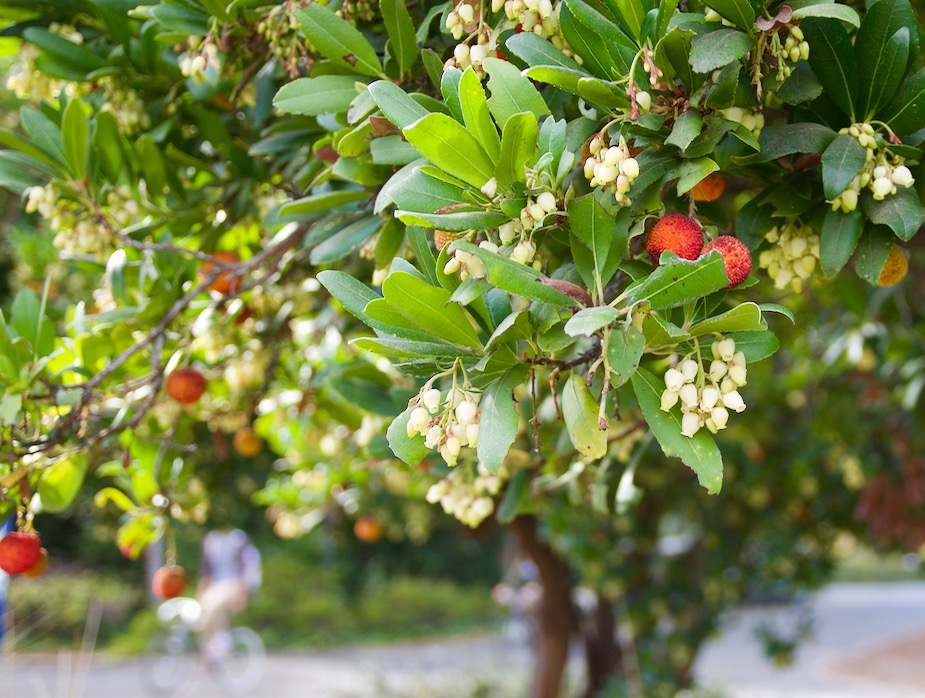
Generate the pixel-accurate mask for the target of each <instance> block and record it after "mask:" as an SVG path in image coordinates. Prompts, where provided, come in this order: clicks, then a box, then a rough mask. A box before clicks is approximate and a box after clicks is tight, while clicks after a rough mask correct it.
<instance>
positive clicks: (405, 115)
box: [367, 80, 430, 129]
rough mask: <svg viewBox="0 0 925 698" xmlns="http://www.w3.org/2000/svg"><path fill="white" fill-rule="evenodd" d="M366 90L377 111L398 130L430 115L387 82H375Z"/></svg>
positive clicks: (396, 86)
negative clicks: (371, 97)
mask: <svg viewBox="0 0 925 698" xmlns="http://www.w3.org/2000/svg"><path fill="white" fill-rule="evenodd" d="M367 89H368V90H369V93H370V94H371V95H372V96H373V100H374V101H375V102H376V106H377V107H379V111H381V112H382V114H383V115H384V116H385V118H386V119H388V120H389V121H391V122H392V123H393V124H395V125H396V126H398V128H401V129H404V128H407V127H408V126H410V125H411V124H413V123H414V122H415V121H417V120H418V119H420V118H421V117H424V116H427V115H428V114H430V112H429V111H427V109H425V108H424V107H422V106H421V105H420V104H418V103H417V102H415V101H414V100H413V99H412V98H411V97H410V96H409V95H408V93H407V92H405V91H404V90H403V89H401V88H400V87H399V86H398V85H396V84H395V83H394V82H391V81H389V80H377V81H376V82H374V83H372V84H371V85H369V87H368V88H367Z"/></svg>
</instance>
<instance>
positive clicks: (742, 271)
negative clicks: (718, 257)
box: [701, 235, 752, 288]
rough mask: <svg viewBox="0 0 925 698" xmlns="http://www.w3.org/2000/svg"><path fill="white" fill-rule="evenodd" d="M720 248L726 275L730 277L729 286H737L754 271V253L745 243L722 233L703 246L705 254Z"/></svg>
mask: <svg viewBox="0 0 925 698" xmlns="http://www.w3.org/2000/svg"><path fill="white" fill-rule="evenodd" d="M713 250H719V251H720V254H722V255H723V261H724V262H725V264H726V277H727V278H728V279H729V288H735V287H736V286H738V285H739V284H740V283H742V282H743V281H745V279H747V278H748V275H749V274H751V273H752V254H751V252H749V251H748V248H747V247H746V246H745V244H744V243H743V242H742V241H741V240H739V239H737V238H734V237H732V236H731V235H720V236H719V237H718V238H716V239H715V240H713V241H711V242H709V243H707V246H706V247H704V248H703V254H701V257H702V256H703V255H706V254H708V253H709V252H712V251H713Z"/></svg>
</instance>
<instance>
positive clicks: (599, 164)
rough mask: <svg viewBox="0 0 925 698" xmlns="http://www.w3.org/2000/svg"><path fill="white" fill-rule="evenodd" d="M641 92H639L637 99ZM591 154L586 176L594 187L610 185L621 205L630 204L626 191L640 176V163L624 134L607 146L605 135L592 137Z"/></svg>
mask: <svg viewBox="0 0 925 698" xmlns="http://www.w3.org/2000/svg"><path fill="white" fill-rule="evenodd" d="M640 94H644V93H639V94H637V99H638V98H639V95H640ZM588 151H589V152H590V155H589V156H588V158H586V159H585V162H584V171H585V177H587V178H588V180H590V182H591V186H592V187H610V188H611V189H612V190H613V194H614V196H615V197H616V200H617V203H618V204H620V205H621V206H629V204H630V200H629V197H628V196H627V195H626V193H627V192H628V191H629V190H630V187H631V186H632V185H633V182H634V181H635V180H636V177H638V176H639V163H637V162H636V158H634V157H631V156H630V151H629V146H627V144H626V140H625V139H624V138H623V136H620V142H619V143H617V144H616V145H611V146H610V147H607V144H606V143H605V142H604V136H603V135H600V134H599V135H597V136H595V137H594V138H592V139H591V143H590V144H589V145H588Z"/></svg>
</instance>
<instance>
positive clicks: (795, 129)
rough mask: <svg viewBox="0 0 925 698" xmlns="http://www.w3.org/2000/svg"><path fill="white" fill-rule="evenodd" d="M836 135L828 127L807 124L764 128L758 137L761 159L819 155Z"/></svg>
mask: <svg viewBox="0 0 925 698" xmlns="http://www.w3.org/2000/svg"><path fill="white" fill-rule="evenodd" d="M836 135H838V134H836V133H835V131H833V130H832V129H830V128H829V127H828V126H823V125H822V124H814V123H809V122H805V123H803V122H801V123H796V124H781V125H778V126H765V127H764V128H763V129H761V135H760V136H758V143H759V144H760V145H761V159H762V160H777V158H780V157H784V156H785V155H792V154H794V153H821V152H823V151H824V150H825V149H826V148H828V147H829V144H830V143H831V142H832V141H833V140H835V137H836Z"/></svg>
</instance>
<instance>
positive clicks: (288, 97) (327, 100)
mask: <svg viewBox="0 0 925 698" xmlns="http://www.w3.org/2000/svg"><path fill="white" fill-rule="evenodd" d="M390 84H391V83H390ZM356 96H357V79H356V78H355V77H354V76H352V75H319V76H318V77H316V78H299V79H298V80H293V81H292V82H290V83H287V84H285V85H283V86H282V88H280V90H279V92H277V93H276V96H275V97H274V98H273V106H275V107H276V108H277V109H279V110H280V111H281V112H283V113H284V114H303V115H307V116H317V115H319V114H336V113H343V112H346V111H347V109H349V108H350V103H351V102H352V101H353V100H354V99H355V98H356ZM425 113H426V112H425Z"/></svg>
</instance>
